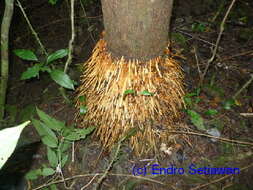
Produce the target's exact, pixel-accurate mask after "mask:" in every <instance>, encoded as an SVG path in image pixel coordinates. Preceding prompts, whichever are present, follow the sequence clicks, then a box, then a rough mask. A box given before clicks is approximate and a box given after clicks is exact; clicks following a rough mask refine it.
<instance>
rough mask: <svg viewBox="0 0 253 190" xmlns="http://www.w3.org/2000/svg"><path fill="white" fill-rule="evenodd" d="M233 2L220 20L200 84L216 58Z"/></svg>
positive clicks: (233, 0) (233, 1)
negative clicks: (216, 36)
mask: <svg viewBox="0 0 253 190" xmlns="http://www.w3.org/2000/svg"><path fill="white" fill-rule="evenodd" d="M235 1H236V0H232V2H231V4H230V5H229V8H228V10H227V12H226V14H225V16H224V18H223V20H222V22H221V25H220V32H219V35H218V38H217V40H216V43H215V47H214V51H213V54H212V57H211V58H210V59H209V60H208V61H207V65H206V68H205V70H204V72H203V75H202V77H201V83H202V82H203V80H204V78H205V75H206V73H207V70H208V68H209V66H210V64H211V63H212V62H213V60H214V58H215V57H216V53H217V50H218V47H219V43H220V40H221V36H222V34H223V31H224V25H225V22H226V20H227V17H228V15H229V13H230V11H231V9H232V7H233V5H234V3H235Z"/></svg>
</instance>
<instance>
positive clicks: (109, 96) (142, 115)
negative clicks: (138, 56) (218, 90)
mask: <svg viewBox="0 0 253 190" xmlns="http://www.w3.org/2000/svg"><path fill="white" fill-rule="evenodd" d="M166 52H167V53H168V50H166ZM182 80H183V74H182V71H181V68H180V65H179V64H178V63H177V62H176V61H175V60H173V59H172V58H170V57H169V56H168V55H166V53H165V56H163V57H161V56H159V57H157V58H155V59H152V60H150V61H147V62H141V61H138V60H125V59H124V57H122V58H120V59H116V58H112V57H111V55H110V53H108V52H107V49H106V42H105V41H104V40H103V39H101V40H100V41H99V42H98V43H97V45H96V47H95V48H94V50H93V54H92V56H91V57H90V59H89V60H88V61H87V62H86V63H85V64H84V71H83V75H82V77H81V86H80V87H79V88H78V99H77V103H76V107H77V108H78V110H79V109H80V107H81V106H87V108H88V112H87V113H86V114H85V115H80V113H79V112H78V113H77V120H78V123H79V125H80V126H82V127H89V126H91V125H92V126H96V127H97V128H96V131H95V135H96V136H97V137H98V138H99V140H100V141H101V143H102V145H103V146H105V147H109V148H111V147H112V145H113V144H114V143H116V142H117V141H118V140H119V138H120V137H123V136H124V135H125V134H126V132H127V131H128V130H129V129H131V128H137V129H138V130H137V134H136V135H134V136H132V137H131V138H130V144H131V145H132V147H133V148H134V150H135V152H136V153H137V154H143V153H146V152H149V151H155V150H157V147H158V146H160V144H161V143H166V142H167V141H168V139H169V136H170V135H169V134H168V133H167V132H166V131H167V130H168V129H171V128H173V124H174V123H175V121H176V120H178V118H179V117H180V112H179V109H180V108H182V106H183V100H182V99H183V95H184V91H183V82H182ZM80 97H86V101H85V102H84V101H80ZM84 104H85V105H84Z"/></svg>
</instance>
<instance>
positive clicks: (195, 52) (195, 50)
mask: <svg viewBox="0 0 253 190" xmlns="http://www.w3.org/2000/svg"><path fill="white" fill-rule="evenodd" d="M193 49H194V54H195V59H196V63H197V68H198V72H199V78H200V79H201V75H202V72H201V70H200V67H199V59H198V54H197V47H195V46H194V47H193Z"/></svg>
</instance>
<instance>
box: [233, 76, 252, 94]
mask: <svg viewBox="0 0 253 190" xmlns="http://www.w3.org/2000/svg"><path fill="white" fill-rule="evenodd" d="M252 81H253V74H251V75H250V79H249V80H248V81H247V82H246V83H245V84H244V85H243V86H242V88H241V89H240V90H238V91H237V92H236V93H235V95H234V96H233V99H236V98H237V96H238V95H239V94H240V93H241V92H242V91H243V90H244V89H245V88H247V87H248V86H249V85H250V83H251V82H252Z"/></svg>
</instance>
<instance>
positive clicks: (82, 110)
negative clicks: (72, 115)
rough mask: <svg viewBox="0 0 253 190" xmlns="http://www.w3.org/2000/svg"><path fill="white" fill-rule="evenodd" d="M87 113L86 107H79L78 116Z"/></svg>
mask: <svg viewBox="0 0 253 190" xmlns="http://www.w3.org/2000/svg"><path fill="white" fill-rule="evenodd" d="M87 111H88V108H87V106H84V105H81V106H80V114H81V115H84V114H86V113H87Z"/></svg>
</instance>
